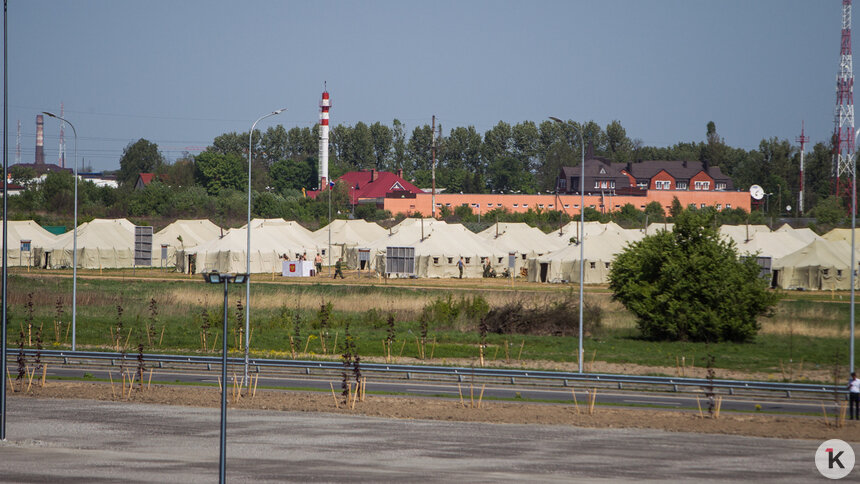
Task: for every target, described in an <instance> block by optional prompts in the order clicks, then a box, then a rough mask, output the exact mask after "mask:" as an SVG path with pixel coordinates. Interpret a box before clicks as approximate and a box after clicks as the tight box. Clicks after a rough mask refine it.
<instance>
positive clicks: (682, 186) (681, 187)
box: [675, 181, 687, 190]
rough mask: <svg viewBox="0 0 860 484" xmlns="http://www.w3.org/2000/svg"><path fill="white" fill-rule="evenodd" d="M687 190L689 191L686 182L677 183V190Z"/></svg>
mask: <svg viewBox="0 0 860 484" xmlns="http://www.w3.org/2000/svg"><path fill="white" fill-rule="evenodd" d="M686 189H687V182H685V181H679V182H675V190H686Z"/></svg>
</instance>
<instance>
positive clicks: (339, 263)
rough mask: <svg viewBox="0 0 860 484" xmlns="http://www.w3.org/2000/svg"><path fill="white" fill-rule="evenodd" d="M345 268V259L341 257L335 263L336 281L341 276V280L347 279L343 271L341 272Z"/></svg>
mask: <svg viewBox="0 0 860 484" xmlns="http://www.w3.org/2000/svg"><path fill="white" fill-rule="evenodd" d="M342 267H343V257H339V258H338V259H337V262H335V263H334V279H337V276H338V275H340V278H341V279H346V278H345V277H343V271H342V270H341V269H342Z"/></svg>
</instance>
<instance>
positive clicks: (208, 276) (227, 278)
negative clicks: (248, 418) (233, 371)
mask: <svg viewBox="0 0 860 484" xmlns="http://www.w3.org/2000/svg"><path fill="white" fill-rule="evenodd" d="M250 279H251V278H250V277H249V274H236V275H233V274H219V273H218V272H210V273H204V274H203V280H205V281H206V282H207V283H209V284H224V333H223V335H224V337H223V338H221V341H222V343H223V346H222V348H221V444H220V451H221V455H220V457H219V459H218V482H220V483H222V484H223V483H224V482H226V481H225V474H226V470H227V304H228V302H227V285H228V284H230V283H231V282H232V283H235V284H242V283H243V282H244V283H247V282H248V281H249V280H250Z"/></svg>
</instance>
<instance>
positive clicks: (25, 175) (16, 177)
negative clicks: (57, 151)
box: [9, 165, 37, 187]
mask: <svg viewBox="0 0 860 484" xmlns="http://www.w3.org/2000/svg"><path fill="white" fill-rule="evenodd" d="M9 176H10V177H11V182H12V183H17V184H18V185H21V186H23V187H29V186H30V184H31V183H32V181H33V180H34V179H35V178H36V176H37V175H36V170H34V169H33V168H31V167H29V166H21V165H12V166H10V167H9Z"/></svg>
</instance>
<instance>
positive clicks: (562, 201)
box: [383, 190, 751, 216]
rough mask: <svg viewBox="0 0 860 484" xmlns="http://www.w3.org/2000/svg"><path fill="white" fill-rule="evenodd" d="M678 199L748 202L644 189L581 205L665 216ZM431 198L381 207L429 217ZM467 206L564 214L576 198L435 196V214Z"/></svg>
mask: <svg viewBox="0 0 860 484" xmlns="http://www.w3.org/2000/svg"><path fill="white" fill-rule="evenodd" d="M674 197H678V201H680V202H681V205H683V206H685V207H686V206H690V205H695V206H696V207H700V208H703V207H715V208H716V209H717V210H723V209H726V208H743V209H744V210H746V211H750V206H751V199H750V194H749V193H748V192H745V191H744V192H738V191H687V190H647V191H645V195H644V196H642V195H611V194H608V193H607V194H602V195H586V196H585V206H586V207H591V208H593V209H595V210H597V211H599V212H602V213H609V212H615V211H618V210H621V207H623V206H624V205H626V204H628V203H629V204H632V205H633V206H634V207H636V208H637V209H639V210H644V209H645V206H646V205H648V204H649V203H651V202H653V201H657V202H659V203H660V205H662V206H663V208H664V210H665V211H666V213H667V214H668V213H669V209H670V208H671V206H672V199H673V198H674ZM431 199H432V195H431V194H429V193H421V194H418V195H416V196H415V198H385V199H384V202H383V208H385V210H388V211H390V212H391V213H392V214H398V213H404V214H407V215H409V214H412V213H415V212H420V213H421V214H422V215H425V216H429V215H430V214H431V213H432V201H431ZM461 205H467V206H469V207H471V208H472V212H473V213H476V214H478V213H487V212H489V211H490V210H496V209H499V208H505V209H507V210H508V211H510V212H515V213H517V212H520V213H524V212H527V211H529V209H532V210H538V209H540V210H561V211H563V212H564V213H567V214H568V215H574V214H578V213H579V212H580V207H579V205H580V196H579V195H522V194H505V195H500V194H468V193H467V194H460V193H457V194H454V193H437V194H436V214H437V216H438V214H439V211H440V209H441V208H442V207H448V208H449V209H450V210H451V211H453V210H454V208H456V207H458V206H461Z"/></svg>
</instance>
